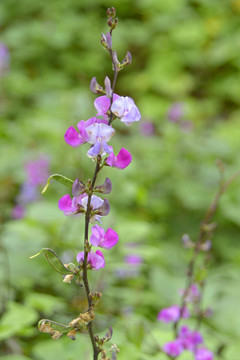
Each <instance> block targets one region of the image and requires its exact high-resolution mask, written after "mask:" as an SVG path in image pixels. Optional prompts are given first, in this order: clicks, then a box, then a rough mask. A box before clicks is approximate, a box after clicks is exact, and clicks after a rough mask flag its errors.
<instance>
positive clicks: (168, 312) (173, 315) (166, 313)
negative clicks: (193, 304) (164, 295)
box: [157, 305, 189, 323]
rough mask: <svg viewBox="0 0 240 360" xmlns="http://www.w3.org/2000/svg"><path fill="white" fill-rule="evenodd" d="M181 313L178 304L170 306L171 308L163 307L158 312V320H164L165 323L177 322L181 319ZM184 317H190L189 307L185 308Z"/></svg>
mask: <svg viewBox="0 0 240 360" xmlns="http://www.w3.org/2000/svg"><path fill="white" fill-rule="evenodd" d="M180 315H181V308H180V307H179V306H178V305H173V306H170V307H169V308H165V309H162V310H161V311H160V312H159V314H158V317H157V319H158V321H162V322H164V323H169V322H176V321H178V320H179V318H180ZM181 317H182V318H187V317H189V312H188V310H187V308H184V310H183V313H182V316H181Z"/></svg>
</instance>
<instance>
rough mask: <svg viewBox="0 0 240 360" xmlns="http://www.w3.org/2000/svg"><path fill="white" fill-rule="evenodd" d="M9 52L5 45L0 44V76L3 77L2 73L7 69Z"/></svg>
mask: <svg viewBox="0 0 240 360" xmlns="http://www.w3.org/2000/svg"><path fill="white" fill-rule="evenodd" d="M9 58H10V56H9V51H8V48H7V46H6V45H5V44H3V43H0V76H2V75H4V73H5V72H6V71H7V70H8V68H9Z"/></svg>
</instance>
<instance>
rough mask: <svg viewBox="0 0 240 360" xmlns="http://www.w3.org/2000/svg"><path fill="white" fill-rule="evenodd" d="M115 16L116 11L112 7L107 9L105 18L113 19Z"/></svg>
mask: <svg viewBox="0 0 240 360" xmlns="http://www.w3.org/2000/svg"><path fill="white" fill-rule="evenodd" d="M115 16H116V9H115V8H114V7H111V8H108V9H107V17H108V18H109V17H115Z"/></svg>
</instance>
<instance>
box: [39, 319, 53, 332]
mask: <svg viewBox="0 0 240 360" xmlns="http://www.w3.org/2000/svg"><path fill="white" fill-rule="evenodd" d="M38 328H39V331H40V332H42V333H47V334H51V333H52V332H53V328H52V327H51V326H50V325H49V324H45V322H42V323H41V324H39V327H38Z"/></svg>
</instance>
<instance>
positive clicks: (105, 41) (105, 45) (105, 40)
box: [101, 33, 108, 49]
mask: <svg viewBox="0 0 240 360" xmlns="http://www.w3.org/2000/svg"><path fill="white" fill-rule="evenodd" d="M101 44H102V46H103V47H104V48H105V49H108V44H107V37H106V35H105V34H103V33H102V34H101Z"/></svg>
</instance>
